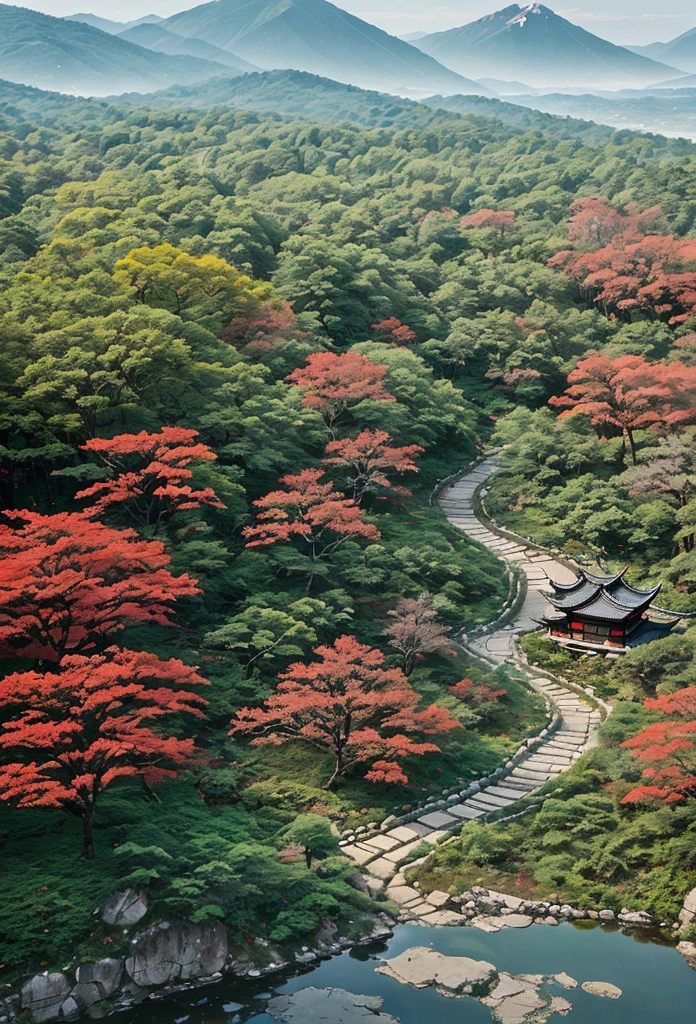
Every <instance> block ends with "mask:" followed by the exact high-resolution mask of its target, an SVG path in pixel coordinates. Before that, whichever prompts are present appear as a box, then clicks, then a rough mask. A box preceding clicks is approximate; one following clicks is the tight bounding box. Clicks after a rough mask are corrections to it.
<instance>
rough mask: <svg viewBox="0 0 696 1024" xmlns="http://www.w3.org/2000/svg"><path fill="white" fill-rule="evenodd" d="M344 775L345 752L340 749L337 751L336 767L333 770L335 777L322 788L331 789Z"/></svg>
mask: <svg viewBox="0 0 696 1024" xmlns="http://www.w3.org/2000/svg"><path fill="white" fill-rule="evenodd" d="M342 774H343V750H342V749H340V748H339V749H338V750H337V751H336V767H335V768H334V770H333V775H332V776H331V778H330V779H329V781H328V782H327V783H326V784H325V785H324V786H323V787H322V788H323V789H331V787H332V786H333V784H334V782H335V781H336V779H337V778H338V777H339V775H342Z"/></svg>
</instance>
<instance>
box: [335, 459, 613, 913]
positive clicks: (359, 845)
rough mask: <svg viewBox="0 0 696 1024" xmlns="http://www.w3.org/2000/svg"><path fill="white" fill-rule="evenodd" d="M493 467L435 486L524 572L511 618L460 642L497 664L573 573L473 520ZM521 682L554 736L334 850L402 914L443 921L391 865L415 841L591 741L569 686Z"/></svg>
mask: <svg viewBox="0 0 696 1024" xmlns="http://www.w3.org/2000/svg"><path fill="white" fill-rule="evenodd" d="M497 467H498V463H497V460H496V458H495V456H493V457H491V458H489V459H487V460H486V461H485V462H482V463H481V464H480V465H478V466H477V467H476V468H475V469H473V470H472V471H471V472H470V473H468V474H467V475H466V476H465V477H463V478H462V479H461V480H459V481H457V482H456V483H454V484H452V485H451V486H450V487H448V488H447V489H446V490H445V491H443V493H442V495H441V497H440V506H441V507H442V509H443V511H444V512H445V515H446V516H447V518H448V519H449V521H450V522H451V523H453V525H455V526H457V527H459V529H460V530H462V531H463V532H464V533H466V534H467V536H469V537H471V539H472V540H475V541H477V542H478V543H479V544H483V545H485V547H487V548H489V549H490V550H491V551H495V552H496V554H498V555H499V556H500V557H501V558H503V559H505V560H506V561H509V562H516V563H517V564H518V565H519V567H520V568H521V569H522V570H523V571H524V572H525V573H526V575H527V580H528V591H527V597H526V599H525V602H524V604H523V606H522V608H521V609H520V611H519V613H518V615H517V617H516V618H515V619H514V621H513V622H512V623H511V624H510V625H507V626H504V627H503V628H501V629H499V630H496V631H495V632H493V633H489V634H486V635H483V636H481V637H479V638H477V639H471V640H468V641H467V647H468V648H469V649H470V650H471V651H472V653H474V654H477V655H478V656H480V657H483V658H486V659H487V660H489V661H493V662H497V663H499V664H503V663H504V662H506V661H508V660H511V659H513V658H514V656H515V650H514V642H515V639H516V637H517V636H519V635H520V634H522V633H525V632H529V631H530V630H532V629H535V628H536V622H535V621H534V620H535V619H538V618H540V617H541V615H543V613H544V611H545V610H546V609H547V608H548V607H549V606H548V605H547V603H546V600H545V598H544V591H548V590H550V589H551V588H550V586H549V580H551V579H553V580H556V581H558V582H559V583H563V582H569V581H570V580H571V579H572V578H573V574H572V572H571V571H570V570H569V569H567V568H566V567H565V566H563V565H561V564H560V563H558V562H556V561H555V560H554V559H553V558H552V557H551V556H550V555H546V554H543V553H540V552H539V551H537V550H536V549H528V548H526V547H525V546H524V544H522V543H516V542H514V541H509V540H506V539H504V538H502V537H499V536H498V535H497V534H495V533H492V532H491V531H490V530H488V529H487V528H486V527H485V526H484V525H483V524H482V523H481V522H479V520H478V519H477V518H476V516H475V514H474V511H473V506H472V498H473V495H474V492H475V490H476V488H477V487H479V486H480V485H481V484H482V483H484V481H485V480H487V479H488V477H489V476H490V475H491V473H493V472H494V471H495V470H496V469H497ZM529 681H530V683H531V685H532V686H533V687H534V689H535V690H537V691H538V692H539V693H541V694H543V695H544V696H545V697H547V698H549V700H550V701H551V702H552V703H553V704H554V705H555V706H556V707H557V709H558V711H559V712H560V714H561V724H560V727H559V728H558V729H557V730H556V732H555V733H553V734H547V735H546V736H545V737H544V738H543V740H542V742H540V743H539V742H538V741H536V742H535V741H534V740H530V741H528V743H529V745H530V752H529V755H528V756H526V757H525V758H524V760H522V761H521V763H518V764H517V765H516V766H514V767H511V768H510V770H509V772H508V773H507V775H506V776H505V777H504V778H503V779H501V780H499V781H498V782H496V783H495V784H490V785H485V784H484V785H482V784H481V783H478V782H474V783H472V784H471V785H470V786H469V787H468V788H467V789H465V790H462V792H461V793H460V794H459V795H455V796H451V797H450V798H449V799H448V801H447V806H446V807H444V808H442V809H438V810H435V811H430V813H424V814H423V815H422V816H421V817H419V818H416V819H415V820H414V821H409V822H408V823H407V824H404V825H399V826H397V827H396V828H392V829H389V830H384V829H383V830H381V831H380V832H378V833H377V834H375V835H371V836H369V837H365V838H364V839H359V840H357V841H354V842H350V843H348V844H345V845H343V851H342V852H343V853H344V854H347V855H348V856H351V857H352V858H353V859H354V860H355V861H356V862H357V863H358V864H360V865H361V866H362V869H363V871H364V872H365V877H366V880H367V882H368V884H370V885H371V887H372V888H377V887H379V886H381V885H383V884H385V883H386V884H387V885H388V891H389V895H390V897H391V898H393V899H395V900H396V901H397V902H399V903H402V904H403V905H404V911H405V912H406V913H407V915H410V916H412V917H415V918H420V919H422V920H423V921H424V923H428V924H446V923H448V922H447V921H445V920H439V917H444V916H445V915H447V914H449V911H444V910H438V909H437V908H436V907H433V906H432V905H431V904H430V903H428V902H427V901H423V900H422V898H418V899H417V900H414V898H413V897H414V896H417V894H416V893H415V892H414V890H412V889H410V888H409V887H408V886H406V883H405V880H404V878H403V875H401V873H400V872H399V870H398V866H399V864H400V863H401V862H402V861H403V860H405V859H406V858H407V857H409V856H410V855H411V854H412V853H413V851H414V850H416V849H417V848H418V847H419V846H420V845H421V843H423V842H424V841H425V842H426V843H431V844H433V845H434V844H436V843H437V842H439V840H441V839H443V838H445V837H446V836H447V835H448V834H449V833H450V832H451V831H452V830H454V829H456V828H459V827H460V826H461V825H462V822H466V821H469V820H472V819H474V818H485V817H486V816H487V815H488V814H491V813H492V812H494V811H499V810H500V809H501V808H505V807H511V806H512V805H513V804H515V803H516V801H518V800H520V799H521V798H522V797H526V796H529V795H530V794H531V793H534V792H535V791H536V790H538V789H540V788H541V787H542V786H543V785H544V784H545V783H546V782H548V781H549V780H550V779H553V778H555V777H556V776H557V775H560V773H561V772H563V771H566V769H568V768H569V767H570V766H571V765H572V764H573V762H574V761H576V760H577V759H578V758H579V757H581V756H582V754H583V753H584V752H585V750H586V749H588V747H589V746H590V745H592V742H593V739H594V733H595V732H596V729H597V727H598V725H599V723H600V720H601V716H600V712H599V711H598V710H596V709H593V708H591V707H590V705H589V704H588V703H586V701H585V700H584V699H583V698H582V697H581V696H579V695H578V694H577V693H576V692H575V691H573V690H570V689H567V688H566V687H564V686H562V685H561V684H560V683H558V682H555V681H551V680H549V679H546V678H541V677H534V678H531V677H530V680H529ZM400 897H403V898H400ZM419 911H420V912H419Z"/></svg>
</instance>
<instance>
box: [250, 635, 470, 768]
mask: <svg viewBox="0 0 696 1024" xmlns="http://www.w3.org/2000/svg"><path fill="white" fill-rule="evenodd" d="M314 653H315V654H316V655H317V656H318V660H317V661H313V662H310V664H308V665H305V664H304V663H303V662H296V663H295V664H294V665H291V666H290V668H289V669H288V670H287V672H285V673H283V674H282V675H281V676H280V683H279V684H278V688H277V690H276V692H275V693H273V694H272V695H271V696H270V697H269V698H268V700H267V701H266V702H265V704H264V705H263V707H260V708H242V710H241V711H238V712H237V714H236V715H235V718H234V719H233V721H232V730H231V733H230V735H232V736H239V735H246V734H251V735H253V736H254V737H255V738H254V739H253V740H252V744H254V745H256V746H260V745H262V744H274V745H281V744H284V743H287V742H288V741H290V740H293V739H295V740H305V741H306V742H308V743H311V744H313V745H314V746H316V747H318V748H319V749H320V750H322V751H326V750H330V751H332V753H333V755H334V757H335V768H334V772H333V774H332V776H331V778H330V779H329V781H328V782H327V784H326V788H328V787H329V786H331V785H332V783H333V782H334V781H335V779H337V778H338V777H340V776H341V775H344V774H345V772H346V771H347V770H348V769H349V768H352V767H353V766H355V765H357V764H364V763H371V768H370V770H369V771H368V772H367V773H366V775H365V778H366V779H369V780H370V781H371V782H398V783H403V784H405V783H407V782H408V778H407V776H406V773H405V771H404V769H403V766H402V764H401V762H402V761H403V759H404V758H406V757H408V756H410V755H413V754H425V753H428V752H431V751H433V752H437V750H438V749H439V748H438V747H437V746H436V745H435V744H434V743H429V742H417V741H416V740H413V739H411V738H410V736H408V735H407V733H412V732H415V733H419V734H423V735H433V734H435V733H438V732H446V731H449V730H450V729H455V728H457V726H458V723H457V722H456V721H455V720H454V719H452V718H450V716H449V714H448V712H447V711H446V710H445V709H444V708H441V707H438V706H437V705H436V704H432V705H431V706H430V707H428V708H426V709H425V710H423V711H417V710H416V708H417V705H418V702H419V696H418V694H417V693H416V692H415V690H414V689H413V688H412V687H411V686H410V685H409V683H408V681H407V679H406V677H405V675H404V674H403V672H402V671H401V669H397V668H387V667H386V666H385V663H384V654H383V653H382V652H381V651H379V650H377V649H375V648H370V647H366V646H364V645H363V644H359V643H358V642H357V640H356V639H355V637H352V636H342V637H339V638H338V639H337V640H336V641H335V643H334V644H333V645H332V646H331V647H317V649H316V650H315V651H314Z"/></svg>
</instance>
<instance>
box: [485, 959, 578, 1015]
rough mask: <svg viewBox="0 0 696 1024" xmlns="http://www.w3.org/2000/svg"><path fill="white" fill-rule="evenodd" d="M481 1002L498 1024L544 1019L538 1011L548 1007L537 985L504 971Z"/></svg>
mask: <svg viewBox="0 0 696 1024" xmlns="http://www.w3.org/2000/svg"><path fill="white" fill-rule="evenodd" d="M561 1001H562V1002H563V1000H561ZM481 1002H482V1003H483V1004H484V1006H489V1007H490V1008H491V1010H492V1011H493V1017H494V1018H495V1020H497V1021H500V1024H525V1022H526V1021H530V1020H535V1021H543V1020H546V1014H544V1015H543V1016H542V1015H540V1014H539V1011H540V1010H542V1011H543V1010H549V1009H550V1005H549V1002H548V1000H546V999H541V998H540V997H539V991H538V986H536V985H534V984H533V983H532V982H529V981H525V980H523V979H522V978H516V977H514V976H513V975H511V974H505V973H504V972H501V973H500V975H499V976H498V984H497V985H495V987H494V988H492V989H491V991H490V993H489V995H487V996H484V997H483V999H482V1000H481Z"/></svg>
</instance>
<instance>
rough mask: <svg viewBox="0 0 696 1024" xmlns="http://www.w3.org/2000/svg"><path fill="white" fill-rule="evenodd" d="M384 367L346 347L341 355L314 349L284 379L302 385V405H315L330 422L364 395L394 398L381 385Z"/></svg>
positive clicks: (367, 396) (392, 400)
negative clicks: (346, 349) (296, 368)
mask: <svg viewBox="0 0 696 1024" xmlns="http://www.w3.org/2000/svg"><path fill="white" fill-rule="evenodd" d="M387 370H388V367H387V366H382V365H377V364H375V363H372V362H370V360H369V359H368V358H367V356H361V355H360V354H359V353H358V352H353V351H352V349H349V350H348V351H347V352H343V353H341V355H335V354H334V353H333V352H315V353H314V354H313V355H311V356H307V361H306V366H302V367H300V368H299V369H298V370H294V371H293V373H291V374H290V375H289V376H288V377H286V378H285V379H286V380H287V382H288V384H294V385H295V387H298V388H301V389H302V391H303V392H304V396H303V403H304V405H305V406H307V408H309V409H318V410H319V412H320V413H321V414H322V416H323V417H324V418H325V420H326V422H327V423H328V424H329V426H331V425H332V424H333V423H334V421H335V419H336V418H337V417H338V416H340V415H341V413H343V412H344V411H345V410H346V409H348V408H349V407H350V406H352V405H357V403H358V402H362V401H363V400H364V399H366V398H370V399H372V400H373V401H377V402H394V401H396V399H395V398H394V396H393V395H390V394H389V392H388V391H387V390H386V389H385V387H384V383H383V382H384V377H385V375H386V373H387Z"/></svg>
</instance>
